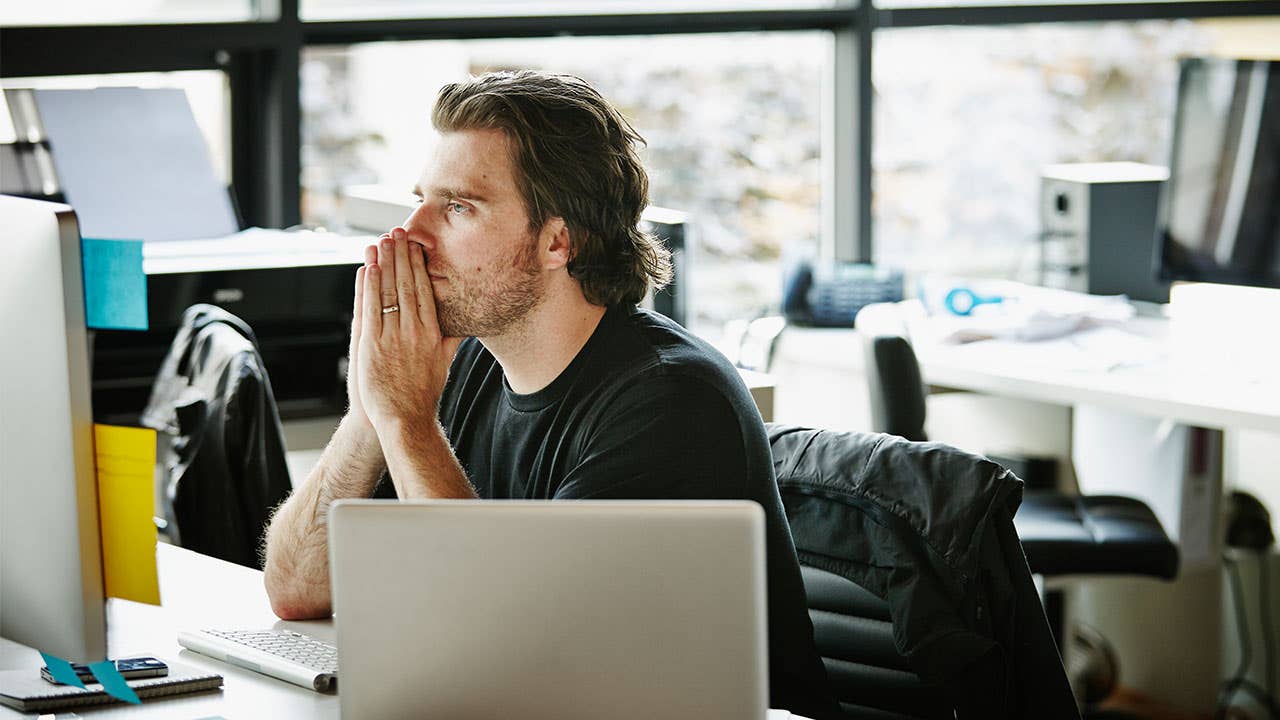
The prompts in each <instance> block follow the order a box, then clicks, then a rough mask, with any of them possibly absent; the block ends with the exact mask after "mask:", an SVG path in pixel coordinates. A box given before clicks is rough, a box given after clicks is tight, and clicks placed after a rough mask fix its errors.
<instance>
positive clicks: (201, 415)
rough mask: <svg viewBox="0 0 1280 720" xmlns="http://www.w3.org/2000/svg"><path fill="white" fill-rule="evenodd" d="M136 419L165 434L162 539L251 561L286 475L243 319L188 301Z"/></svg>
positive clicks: (272, 410)
mask: <svg viewBox="0 0 1280 720" xmlns="http://www.w3.org/2000/svg"><path fill="white" fill-rule="evenodd" d="M142 422H143V424H145V425H147V426H148V427H152V428H155V429H156V430H159V431H160V432H161V434H162V436H163V435H168V436H169V437H170V439H171V442H170V443H169V446H168V449H167V451H164V452H163V462H164V467H165V472H166V478H165V488H164V494H163V495H164V500H163V502H164V505H165V508H164V509H165V515H166V519H167V520H168V521H169V534H170V538H171V539H172V540H173V541H174V542H175V543H177V544H180V545H182V546H183V547H186V548H189V549H191V550H195V551H197V552H200V553H204V554H206V555H212V556H214V557H217V558H221V559H223V560H228V561H230V562H234V563H239V564H241V565H245V566H247V567H252V568H261V567H262V565H261V563H260V559H259V555H258V550H259V546H260V545H261V542H262V535H263V531H264V529H265V526H266V522H267V520H268V519H269V518H270V514H271V511H272V509H273V508H274V507H275V506H276V505H278V504H279V503H280V502H281V501H283V500H284V498H285V497H286V496H287V495H288V494H289V492H290V490H291V489H292V483H291V482H290V480H289V469H288V466H287V465H286V463H285V446H284V435H283V431H282V429H281V426H280V416H279V412H278V411H277V410H276V402H275V398H274V397H273V396H272V394H271V383H270V381H269V380H268V379H267V371H266V369H265V368H264V366H263V364H262V358H261V357H260V356H259V354H258V348H257V342H256V341H255V339H254V337H253V331H252V330H250V329H249V326H248V325H246V324H245V323H244V321H242V320H240V319H239V318H237V317H236V316H234V315H232V314H231V313H229V312H227V311H225V310H223V309H221V308H219V307H216V306H213V305H193V306H191V307H190V308H188V309H187V311H186V313H184V315H183V318H182V326H181V327H180V328H179V330H178V334H177V336H176V337H175V338H174V341H173V344H172V345H171V346H170V348H169V354H168V355H167V356H166V357H165V360H164V364H163V365H162V366H161V368H160V373H159V375H157V376H156V381H155V385H154V386H153V387H152V390H151V399H150V401H149V402H148V403H147V408H146V411H145V412H144V413H143V416H142ZM160 445H161V447H162V448H164V446H165V443H164V442H163V441H162V442H161V443H160Z"/></svg>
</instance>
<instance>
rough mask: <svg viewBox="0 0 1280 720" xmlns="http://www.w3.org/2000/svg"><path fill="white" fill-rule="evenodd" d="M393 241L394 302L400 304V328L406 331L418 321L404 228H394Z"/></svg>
mask: <svg viewBox="0 0 1280 720" xmlns="http://www.w3.org/2000/svg"><path fill="white" fill-rule="evenodd" d="M392 238H393V240H394V242H395V251H394V255H395V263H396V303H397V304H399V305H400V329H401V330H404V331H406V332H407V331H408V330H409V328H410V327H411V326H413V325H414V324H416V323H417V322H418V316H417V314H416V312H415V311H416V310H417V305H418V300H417V295H418V291H417V288H415V287H414V283H415V278H414V274H413V270H412V269H411V268H410V266H409V237H408V235H406V234H405V231H404V230H401V229H400V228H396V230H395V231H394V232H393V233H392Z"/></svg>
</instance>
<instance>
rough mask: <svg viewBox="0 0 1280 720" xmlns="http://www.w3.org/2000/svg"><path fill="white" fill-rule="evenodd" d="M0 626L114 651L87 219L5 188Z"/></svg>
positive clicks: (52, 642)
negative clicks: (84, 240) (93, 384)
mask: <svg viewBox="0 0 1280 720" xmlns="http://www.w3.org/2000/svg"><path fill="white" fill-rule="evenodd" d="M0 217H3V218H4V222H3V223H0V252H3V253H4V262H0V337H2V338H4V349H3V351H0V636H3V637H5V638H7V639H9V640H13V641H16V642H19V643H22V644H23V645H27V646H30V647H33V648H36V649H38V650H43V651H45V652H48V653H52V654H54V655H57V656H58V657H61V658H64V659H67V660H71V661H73V662H92V661H97V660H101V659H103V658H104V657H106V654H107V621H106V605H105V601H104V593H103V578H102V541H101V537H100V534H99V528H98V489H97V481H96V479H95V473H94V450H93V414H92V410H91V407H90V401H89V352H88V337H87V334H86V332H85V307H84V282H83V278H82V275H81V263H80V230H79V225H78V224H77V222H76V216H75V213H74V212H73V211H72V210H71V208H70V207H68V206H66V205H60V204H56V203H49V202H43V201H40V200H29V199H24V198H16V197H10V196H7V195H0Z"/></svg>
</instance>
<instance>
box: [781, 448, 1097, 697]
mask: <svg viewBox="0 0 1280 720" xmlns="http://www.w3.org/2000/svg"><path fill="white" fill-rule="evenodd" d="M767 427H768V431H769V439H770V442H771V445H772V450H773V457H774V468H775V471H776V473H777V478H778V486H779V490H780V492H781V495H782V501H783V505H784V506H785V507H786V511H787V519H788V521H789V522H790V524H791V532H792V536H793V537H794V539H795V545H796V550H797V552H798V553H799V555H800V561H801V563H803V564H805V565H809V566H811V567H816V568H820V569H822V570H826V571H828V572H832V573H835V574H837V575H840V576H842V577H844V578H846V579H848V580H850V581H852V582H853V583H855V584H857V585H858V586H860V587H862V588H864V589H866V590H868V591H870V592H871V593H872V594H874V595H876V596H877V597H879V598H880V599H882V600H884V601H886V603H887V604H888V607H889V614H890V616H891V618H892V623H893V637H894V645H895V646H896V649H897V651H898V653H900V654H901V655H902V656H903V657H905V658H906V659H907V661H908V663H909V664H910V666H911V668H912V669H913V670H914V671H915V672H916V673H917V674H918V675H919V676H920V678H921V679H922V680H923V681H925V683H927V684H928V685H932V686H937V687H939V688H941V690H942V692H943V693H944V694H945V695H946V697H947V698H948V699H949V700H950V702H951V704H952V706H953V707H954V708H955V712H956V717H958V718H983V719H984V720H994V719H996V718H1078V717H1079V713H1078V711H1077V709H1076V705H1075V701H1074V699H1073V697H1072V694H1071V689H1070V686H1069V685H1068V683H1067V677H1066V673H1065V671H1064V670H1063V667H1062V661H1061V660H1060V658H1059V657H1058V653H1057V649H1056V647H1055V645H1054V642H1053V637H1052V635H1051V634H1050V631H1049V625H1048V622H1047V621H1046V619H1045V614H1044V609H1043V607H1042V606H1041V603H1040V599H1039V597H1038V596H1037V594H1036V589H1035V585H1034V583H1033V582H1032V579H1031V573H1030V571H1029V570H1028V569H1027V563H1026V559H1025V557H1024V556H1023V554H1022V547H1021V545H1019V543H1018V538H1017V535H1016V533H1015V531H1014V526H1013V515H1014V512H1015V511H1016V510H1017V508H1018V505H1019V503H1020V502H1021V499H1022V481H1021V480H1019V479H1018V478H1017V477H1016V476H1015V475H1014V474H1013V473H1011V472H1009V471H1008V470H1005V469H1004V468H1002V467H1000V466H999V465H997V464H995V463H993V462H991V461H990V460H987V459H986V458H983V457H979V456H976V455H971V454H969V453H966V452H963V451H960V450H957V449H955V448H952V447H950V446H947V445H942V444H939V443H912V442H908V441H905V440H902V439H901V438H897V437H893V436H890V435H883V434H878V433H841V432H831V431H823V430H810V429H805V428H797V427H787V426H779V425H768V426H767Z"/></svg>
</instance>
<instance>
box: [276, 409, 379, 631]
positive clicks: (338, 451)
mask: <svg viewBox="0 0 1280 720" xmlns="http://www.w3.org/2000/svg"><path fill="white" fill-rule="evenodd" d="M366 430H369V431H366ZM383 469H384V466H383V460H382V451H381V449H380V448H379V447H378V443H377V437H376V436H375V435H373V434H372V432H371V429H367V428H360V427H358V426H357V424H356V423H354V422H352V421H351V420H350V418H344V419H343V421H342V423H341V424H339V426H338V429H337V431H335V432H334V434H333V437H332V438H331V439H330V440H329V445H328V446H327V447H326V448H325V451H324V453H323V454H321V456H320V460H319V462H317V463H316V466H315V468H314V469H312V471H311V474H310V475H309V476H308V477H307V480H306V482H304V483H303V484H302V485H301V486H300V487H298V488H297V489H295V490H294V492H293V494H292V495H291V496H290V497H289V499H288V501H286V502H285V503H284V504H283V505H281V506H280V509H279V510H278V511H277V512H276V514H275V516H274V517H273V518H272V520H271V525H270V527H269V528H268V530H267V548H266V563H265V565H264V571H265V575H264V582H265V583H266V588H267V595H268V597H270V599H271V608H272V610H274V611H275V613H276V615H278V616H280V617H281V618H283V619H286V620H300V619H305V618H314V617H327V616H328V615H330V614H331V612H332V610H331V608H332V598H331V595H330V592H329V524H328V514H329V505H330V504H331V503H332V502H333V501H334V500H338V499H341V498H364V497H369V496H370V495H371V494H372V493H373V489H374V486H375V485H376V484H377V482H378V478H379V476H380V475H381V474H382V471H383Z"/></svg>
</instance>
